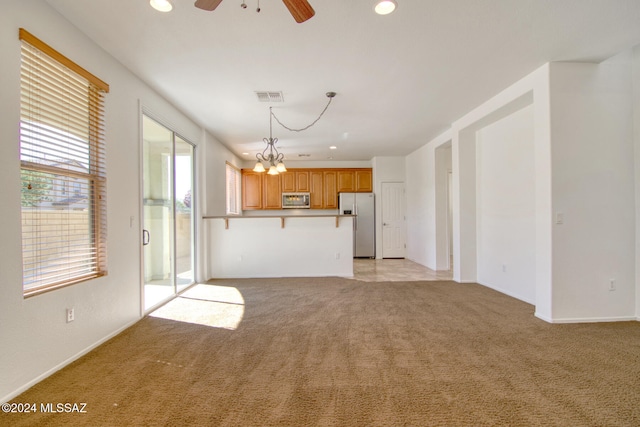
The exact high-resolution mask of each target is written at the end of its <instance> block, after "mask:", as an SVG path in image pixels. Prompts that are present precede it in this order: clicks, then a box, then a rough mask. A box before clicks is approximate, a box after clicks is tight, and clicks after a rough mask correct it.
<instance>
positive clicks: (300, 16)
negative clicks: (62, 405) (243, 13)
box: [195, 0, 316, 23]
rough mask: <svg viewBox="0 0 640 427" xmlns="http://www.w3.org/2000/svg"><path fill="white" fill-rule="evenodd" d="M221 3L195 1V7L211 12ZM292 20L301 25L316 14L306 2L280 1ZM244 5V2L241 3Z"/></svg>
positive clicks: (215, 1)
mask: <svg viewBox="0 0 640 427" xmlns="http://www.w3.org/2000/svg"><path fill="white" fill-rule="evenodd" d="M221 2H222V0H196V3H195V6H196V7H197V8H200V9H202V10H208V11H212V10H214V9H215V8H216V7H218V5H219V4H220V3H221ZM282 2H283V3H284V5H285V6H287V9H289V12H290V13H291V15H292V16H293V19H295V20H296V22H297V23H301V22H304V21H306V20H307V19H310V18H311V17H313V15H315V14H316V12H315V11H314V10H313V8H312V7H311V5H310V4H309V2H308V1H307V0H282ZM243 4H244V2H243Z"/></svg>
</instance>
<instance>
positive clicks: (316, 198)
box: [309, 170, 324, 209]
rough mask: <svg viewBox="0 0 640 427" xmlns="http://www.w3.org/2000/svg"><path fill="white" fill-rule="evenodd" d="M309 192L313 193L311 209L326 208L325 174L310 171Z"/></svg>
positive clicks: (319, 171)
mask: <svg viewBox="0 0 640 427" xmlns="http://www.w3.org/2000/svg"><path fill="white" fill-rule="evenodd" d="M309 184H310V188H309V192H310V193H311V194H310V195H311V205H310V208H311V209H323V208H324V173H323V172H322V170H313V171H309Z"/></svg>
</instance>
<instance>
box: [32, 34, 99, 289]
mask: <svg viewBox="0 0 640 427" xmlns="http://www.w3.org/2000/svg"><path fill="white" fill-rule="evenodd" d="M20 40H21V41H22V43H21V57H22V62H21V74H20V164H21V178H22V203H21V205H22V257H23V291H24V294H25V295H33V294H37V293H40V292H43V291H46V290H50V289H54V288H57V287H61V286H66V285H69V284H73V283H77V282H79V281H83V280H87V279H90V278H94V277H98V276H102V275H105V274H106V272H107V258H106V231H107V227H106V197H105V190H106V188H105V184H106V176H105V150H104V140H103V129H104V125H103V96H104V94H105V93H106V92H108V90H109V86H108V85H107V84H106V83H104V82H102V81H101V80H99V79H98V78H96V77H95V76H93V75H92V74H90V73H89V72H87V71H86V70H84V69H82V68H81V67H79V66H78V65H76V64H75V63H73V62H72V61H70V60H69V59H68V58H66V57H64V56H63V55H61V54H60V53H58V52H57V51H55V50H54V49H52V48H51V47H49V46H48V45H46V44H45V43H43V42H42V41H40V40H39V39H37V38H36V37H34V36H33V35H31V34H30V33H28V32H27V31H25V30H24V29H20Z"/></svg>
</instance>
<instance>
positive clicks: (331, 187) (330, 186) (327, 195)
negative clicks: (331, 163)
mask: <svg viewBox="0 0 640 427" xmlns="http://www.w3.org/2000/svg"><path fill="white" fill-rule="evenodd" d="M322 177H323V180H322V181H323V182H322V184H323V197H322V200H323V208H324V209H337V208H338V188H337V184H338V173H337V172H334V171H325V172H323V176H322Z"/></svg>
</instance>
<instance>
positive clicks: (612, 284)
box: [609, 279, 616, 291]
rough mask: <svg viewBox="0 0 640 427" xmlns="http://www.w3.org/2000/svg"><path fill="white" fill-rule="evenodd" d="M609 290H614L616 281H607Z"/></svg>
mask: <svg viewBox="0 0 640 427" xmlns="http://www.w3.org/2000/svg"><path fill="white" fill-rule="evenodd" d="M609 290H610V291H615V290H616V279H609Z"/></svg>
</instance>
